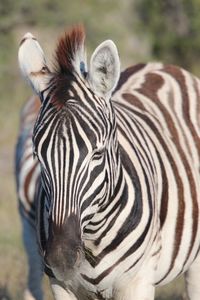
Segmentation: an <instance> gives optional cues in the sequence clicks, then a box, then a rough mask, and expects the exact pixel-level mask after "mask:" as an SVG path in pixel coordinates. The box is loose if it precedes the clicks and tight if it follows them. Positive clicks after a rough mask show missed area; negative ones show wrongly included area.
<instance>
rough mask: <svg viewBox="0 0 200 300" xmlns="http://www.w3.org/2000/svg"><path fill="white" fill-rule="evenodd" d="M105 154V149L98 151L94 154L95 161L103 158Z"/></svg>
mask: <svg viewBox="0 0 200 300" xmlns="http://www.w3.org/2000/svg"><path fill="white" fill-rule="evenodd" d="M104 154H105V148H104V147H102V148H99V149H96V150H95V151H94V153H93V159H98V158H101V157H102V156H103V155H104Z"/></svg>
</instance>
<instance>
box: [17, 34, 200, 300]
mask: <svg viewBox="0 0 200 300" xmlns="http://www.w3.org/2000/svg"><path fill="white" fill-rule="evenodd" d="M82 46H83V33H82V32H81V31H80V29H75V30H74V31H72V32H71V33H70V34H69V35H66V36H65V37H63V39H61V41H60V44H59V46H58V48H57V61H58V70H57V71H56V73H50V72H49V69H48V68H47V67H46V65H45V60H44V57H43V53H42V50H41V48H39V47H38V44H37V42H35V38H33V37H32V36H30V35H27V36H25V38H24V39H23V41H22V46H21V48H20V49H22V50H20V51H21V52H20V53H19V60H20V62H21V68H22V71H23V72H24V74H25V76H27V77H28V80H29V81H30V82H31V84H32V85H33V86H34V88H35V89H36V91H37V92H38V93H41V100H42V102H43V103H42V108H41V110H40V113H39V116H38V118H37V122H36V125H35V129H34V134H33V142H34V151H35V154H36V155H37V156H38V159H39V161H40V165H41V174H42V179H43V181H42V183H43V187H44V189H45V192H46V205H44V203H41V205H40V206H39V207H40V209H39V215H40V216H39V220H40V221H39V225H38V231H39V236H40V245H41V248H42V251H43V254H44V260H45V263H46V265H47V267H49V268H50V269H51V271H52V274H53V276H54V277H55V278H54V279H51V281H52V288H53V291H54V295H55V298H56V299H58V300H59V299H68V300H69V299H70V300H71V299H76V297H75V295H76V296H77V297H79V290H80V288H81V292H83V290H82V288H83V289H84V290H85V293H86V295H87V294H88V295H90V296H91V297H92V295H96V297H100V298H101V297H103V298H105V299H109V298H112V297H113V298H114V299H124V300H129V299H136V300H147V299H154V287H155V286H156V285H159V284H165V283H167V282H169V281H171V280H173V279H174V278H175V277H177V276H178V275H180V274H182V273H183V272H185V271H187V270H189V271H188V272H187V282H188V295H189V297H190V299H191V300H197V299H199V297H200V291H199V287H198V280H199V277H200V266H199V256H198V253H199V246H200V235H199V233H200V232H199V231H200V221H199V210H200V185H199V183H200V171H199V170H200V155H199V151H200V138H199V136H200V97H199V93H200V82H199V80H198V79H197V78H195V77H194V76H192V75H191V74H189V73H188V72H186V71H184V70H182V69H180V68H177V67H175V66H164V65H162V64H159V63H158V64H147V65H137V66H134V67H131V68H129V69H127V70H126V71H124V72H123V73H122V74H121V77H120V80H119V82H118V56H117V52H116V50H115V47H114V45H113V44H112V43H111V42H109V41H108V42H105V43H103V44H101V45H100V46H99V47H98V48H97V49H96V51H95V53H94V54H93V56H92V59H91V63H90V70H89V72H88V74H86V70H85V67H84V64H83V62H84V58H83V53H82ZM26 47H28V48H29V47H30V50H31V51H33V53H34V57H36V58H37V59H36V62H35V63H34V65H33V67H32V68H33V70H32V69H31V65H30V64H29V65H27V66H26V61H23V59H24V56H26V54H25V49H26ZM35 51H36V52H35ZM36 54H37V55H36ZM79 63H80V65H79ZM79 67H80V69H79ZM29 69H30V70H31V72H30V70H29ZM43 77H44V80H43ZM47 78H49V79H48V82H49V84H45V82H47V81H46V79H47ZM117 82H118V85H117V88H116V89H115V91H114V93H113V94H112V101H110V99H109V97H110V91H112V89H114V87H115V85H116V83H117ZM47 215H48V218H47V217H46V216H47ZM47 228H48V229H47ZM61 282H62V283H61ZM127 287H128V288H127ZM194 287H195V288H194ZM82 297H83V296H82ZM80 299H82V298H80Z"/></svg>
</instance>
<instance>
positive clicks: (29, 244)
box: [22, 216, 43, 300]
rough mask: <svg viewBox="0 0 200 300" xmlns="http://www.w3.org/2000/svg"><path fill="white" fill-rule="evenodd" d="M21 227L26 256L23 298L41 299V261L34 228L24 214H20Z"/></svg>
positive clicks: (25, 299) (29, 299) (27, 299)
mask: <svg viewBox="0 0 200 300" xmlns="http://www.w3.org/2000/svg"><path fill="white" fill-rule="evenodd" d="M22 229H23V241H24V246H25V250H26V254H27V258H28V290H26V291H25V293H24V300H42V299H43V292H42V277H43V263H42V258H41V256H40V254H39V251H38V244H37V237H36V230H35V228H34V226H33V225H32V224H31V223H30V222H29V220H28V219H27V218H26V217H24V216H22Z"/></svg>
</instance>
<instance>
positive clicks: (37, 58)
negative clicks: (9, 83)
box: [18, 33, 51, 94]
mask: <svg viewBox="0 0 200 300" xmlns="http://www.w3.org/2000/svg"><path fill="white" fill-rule="evenodd" d="M18 60H19V66H20V69H21V72H22V74H23V76H24V77H25V79H26V80H27V81H28V83H29V84H30V85H31V86H32V88H33V90H34V91H35V92H36V93H37V94H40V92H41V91H43V90H45V89H46V87H47V84H48V82H49V79H50V74H51V73H50V71H49V68H48V67H47V64H46V60H45V56H44V52H43V50H42V48H41V47H40V45H39V43H38V41H37V40H36V38H35V37H34V36H33V35H32V34H31V33H26V34H25V36H24V37H23V39H22V40H21V43H20V48H19V52H18Z"/></svg>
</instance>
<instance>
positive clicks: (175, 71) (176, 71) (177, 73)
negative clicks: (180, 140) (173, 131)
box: [163, 66, 200, 157]
mask: <svg viewBox="0 0 200 300" xmlns="http://www.w3.org/2000/svg"><path fill="white" fill-rule="evenodd" d="M163 71H164V72H166V73H168V74H170V75H171V76H172V77H173V78H174V80H175V81H176V82H177V83H178V84H179V86H180V90H181V94H182V106H183V113H184V121H185V122H186V124H187V126H188V128H189V129H190V132H191V134H192V136H193V139H194V143H195V145H196V149H197V151H198V154H199V157H200V137H199V136H198V134H197V132H196V130H195V127H194V125H193V123H192V121H191V119H190V113H189V112H190V101H189V95H188V92H187V85H186V82H185V77H184V75H183V73H182V71H181V69H180V68H178V67H175V66H166V67H165V68H164V69H163ZM191 76H192V75H191ZM192 78H193V77H192ZM199 102H200V98H199ZM197 103H198V100H197ZM199 113H200V111H199Z"/></svg>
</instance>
